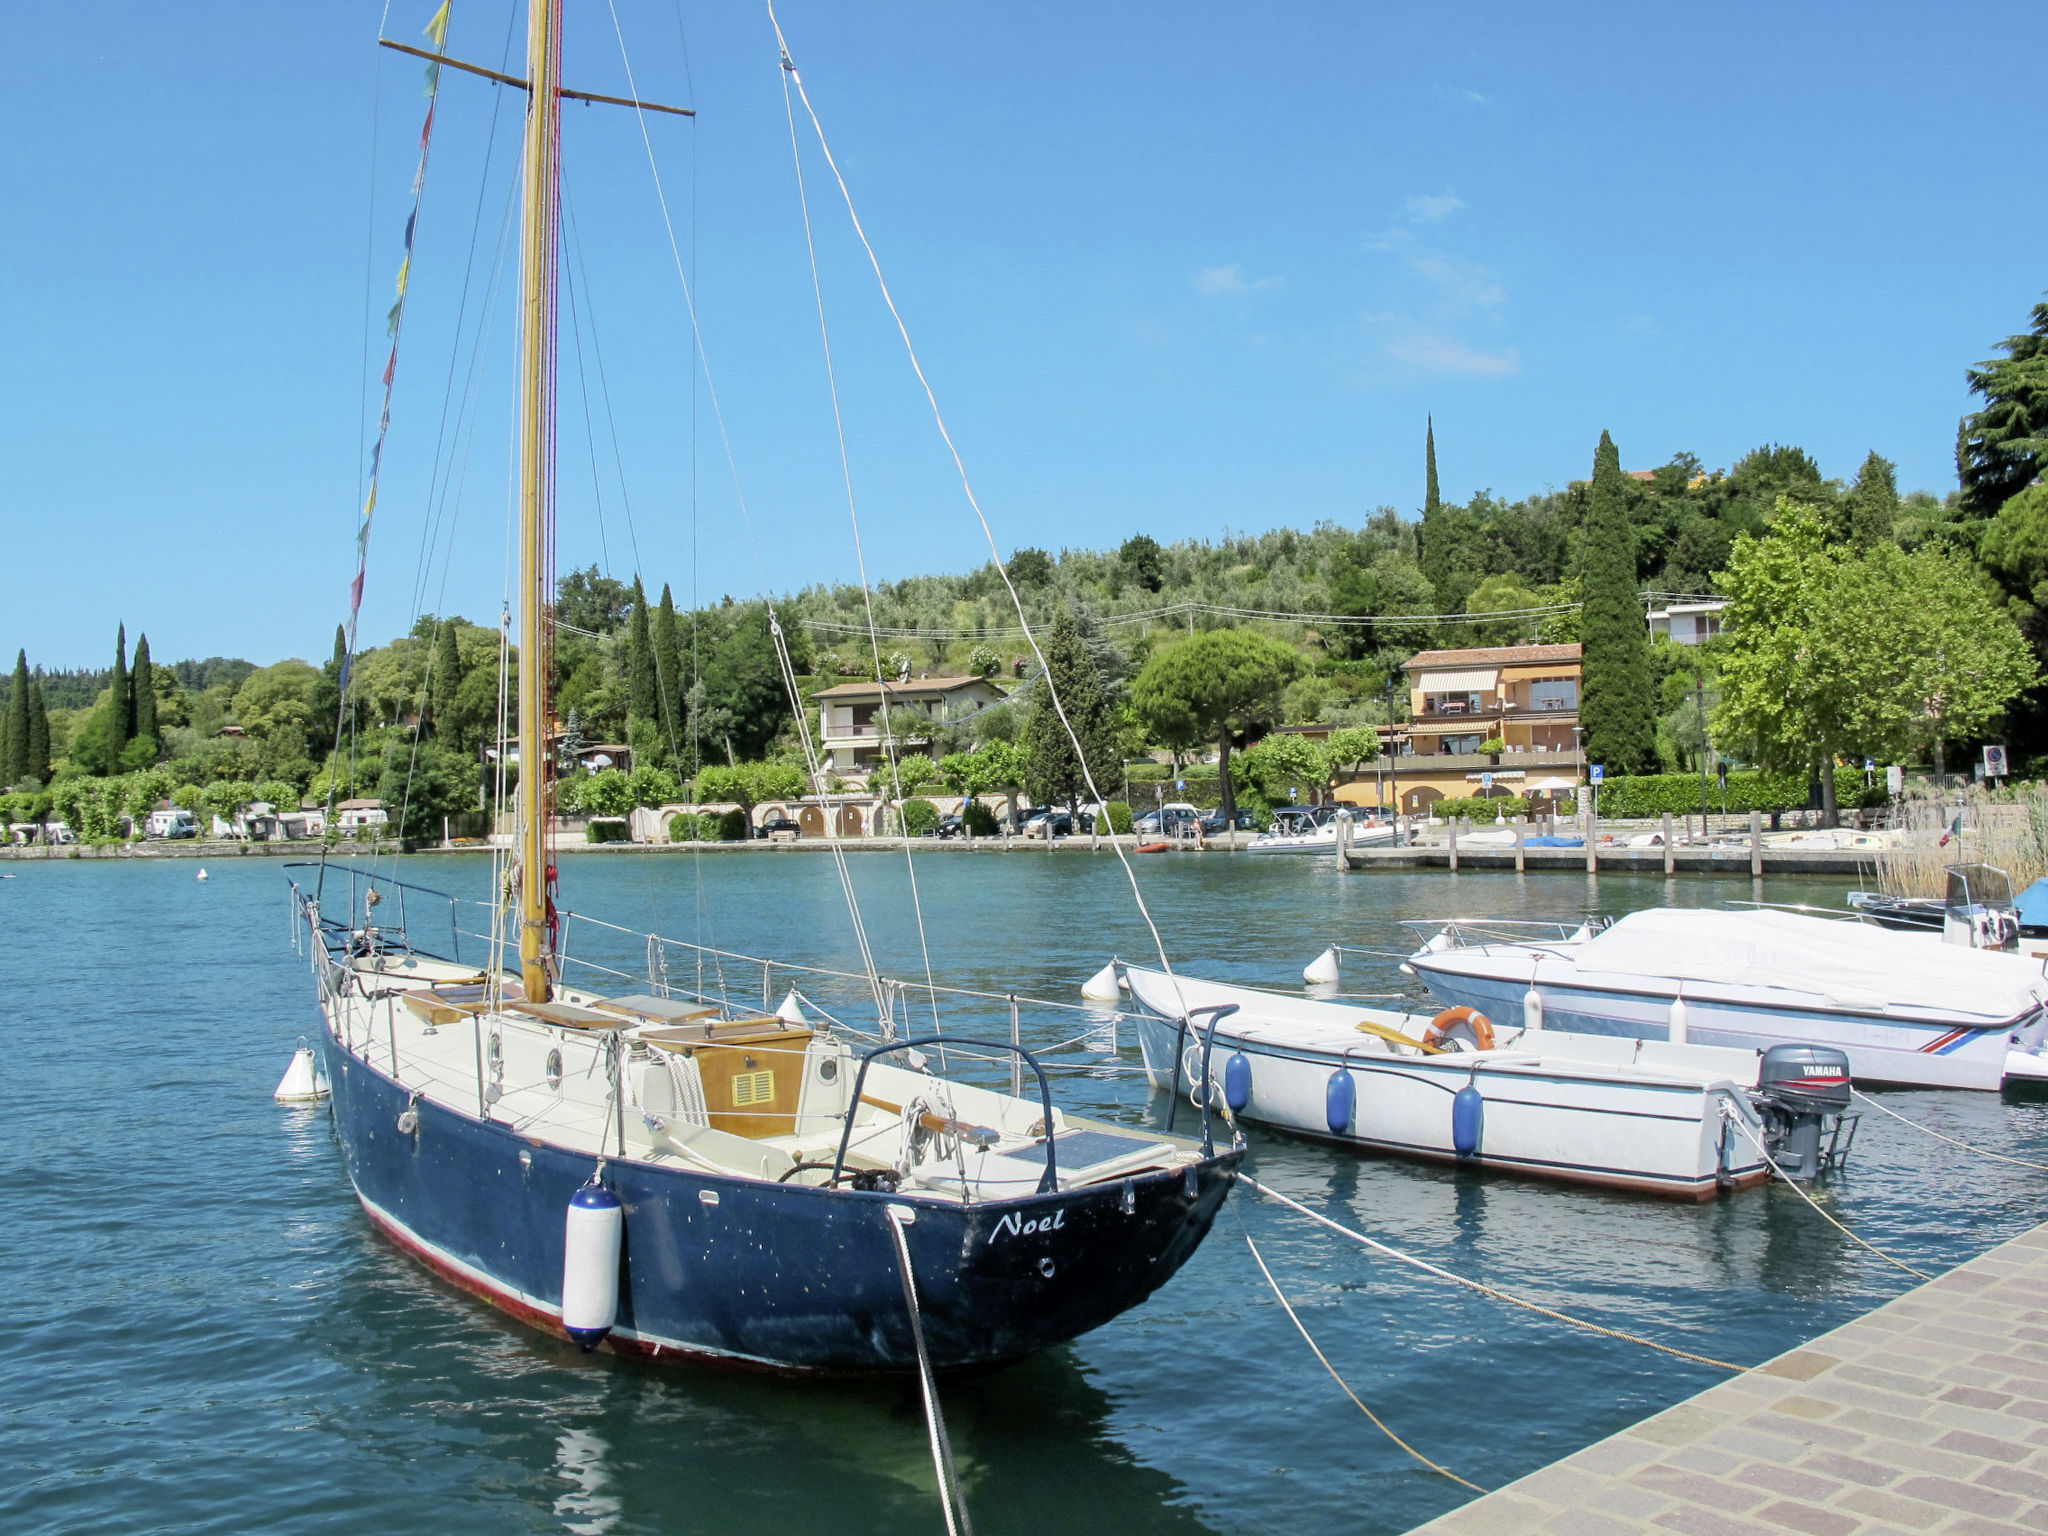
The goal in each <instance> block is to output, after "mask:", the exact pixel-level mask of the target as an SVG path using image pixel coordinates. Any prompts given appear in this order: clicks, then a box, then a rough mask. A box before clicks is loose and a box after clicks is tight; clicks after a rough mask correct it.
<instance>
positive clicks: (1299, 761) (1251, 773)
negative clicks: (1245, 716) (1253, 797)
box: [1237, 731, 1330, 805]
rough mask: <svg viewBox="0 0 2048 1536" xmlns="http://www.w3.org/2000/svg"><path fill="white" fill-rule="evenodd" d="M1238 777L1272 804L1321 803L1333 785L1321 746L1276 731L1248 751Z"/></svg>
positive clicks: (1245, 752)
mask: <svg viewBox="0 0 2048 1536" xmlns="http://www.w3.org/2000/svg"><path fill="white" fill-rule="evenodd" d="M1237 776H1238V778H1239V779H1240V780H1242V781H1243V782H1244V783H1247V784H1249V785H1251V787H1252V788H1253V789H1256V790H1257V791H1258V792H1259V793H1260V794H1261V795H1263V796H1264V797H1265V799H1266V802H1267V803H1268V804H1269V805H1285V804H1287V803H1289V802H1291V801H1294V800H1297V799H1300V798H1303V797H1306V798H1307V799H1309V800H1311V801H1313V802H1317V803H1320V802H1321V800H1322V798H1323V791H1324V790H1325V789H1327V788H1328V787H1329V783H1330V759H1329V755H1328V753H1327V752H1326V751H1325V750H1324V748H1323V746H1322V745H1321V744H1320V743H1318V742H1313V741H1310V740H1309V739H1308V738H1307V737H1306V736H1297V735H1294V734H1292V733H1290V732H1277V731H1276V732H1275V733H1273V734H1272V735H1270V736H1267V737H1264V738H1262V739H1261V740H1259V741H1258V742H1256V743H1254V744H1253V745H1252V746H1249V747H1247V748H1245V750H1244V752H1243V753H1242V754H1241V755H1240V756H1239V757H1238V760H1237Z"/></svg>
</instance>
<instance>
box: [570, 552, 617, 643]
mask: <svg viewBox="0 0 2048 1536" xmlns="http://www.w3.org/2000/svg"><path fill="white" fill-rule="evenodd" d="M632 605H633V592H632V589H631V588H630V587H628V586H626V585H625V584H624V583H623V582H618V581H614V580H613V579H612V578H611V577H609V576H601V575H599V574H598V569H597V567H596V566H595V565H592V566H590V567H588V568H586V569H584V570H580V571H571V572H570V573H569V574H568V575H566V576H564V577H562V578H560V579H559V580H558V581H556V583H555V619H556V622H557V623H561V624H569V625H573V626H575V627H576V628H577V629H582V630H588V631H589V632H590V633H592V634H594V635H609V634H615V633H616V632H617V631H618V630H619V628H620V627H621V626H623V625H624V624H625V622H626V615H627V614H628V613H629V612H630V611H631V609H632Z"/></svg>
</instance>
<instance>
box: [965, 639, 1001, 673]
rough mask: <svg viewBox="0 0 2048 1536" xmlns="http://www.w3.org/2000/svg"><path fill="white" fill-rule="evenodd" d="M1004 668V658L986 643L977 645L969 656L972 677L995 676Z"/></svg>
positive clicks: (968, 663) (969, 669)
mask: <svg viewBox="0 0 2048 1536" xmlns="http://www.w3.org/2000/svg"><path fill="white" fill-rule="evenodd" d="M1002 670H1003V658H1002V657H1000V656H998V655H997V654H996V653H995V652H994V651H992V650H990V649H989V648H988V647H987V646H985V645H977V646H976V647H975V648H974V649H973V651H971V652H970V653H969V654H968V657H967V671H968V674H969V675H970V676H972V677H994V676H995V675H996V674H997V673H998V672H1000V671H1002Z"/></svg>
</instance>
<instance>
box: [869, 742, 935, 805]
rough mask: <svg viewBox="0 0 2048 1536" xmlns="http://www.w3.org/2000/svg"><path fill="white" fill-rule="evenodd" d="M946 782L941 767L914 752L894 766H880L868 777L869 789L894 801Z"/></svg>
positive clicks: (884, 764)
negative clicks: (932, 785) (929, 786)
mask: <svg viewBox="0 0 2048 1536" xmlns="http://www.w3.org/2000/svg"><path fill="white" fill-rule="evenodd" d="M943 782H945V776H944V775H943V774H942V773H941V772H940V771H939V765H938V764H937V763H935V762H933V761H932V760H931V759H930V758H929V757H927V756H925V754H924V753H922V752H912V753H909V754H907V755H906V756H903V757H900V758H898V759H897V760H896V762H895V764H894V766H891V765H890V764H888V763H882V764H880V765H878V766H877V767H876V769H875V771H874V772H873V773H871V774H870V775H868V787H869V788H870V789H873V790H875V791H876V792H877V793H880V794H883V795H886V796H888V797H889V798H890V799H892V800H900V799H902V798H903V797H904V796H905V795H914V794H916V793H917V792H918V791H919V790H920V789H923V788H925V787H926V786H927V785H931V784H940V783H943Z"/></svg>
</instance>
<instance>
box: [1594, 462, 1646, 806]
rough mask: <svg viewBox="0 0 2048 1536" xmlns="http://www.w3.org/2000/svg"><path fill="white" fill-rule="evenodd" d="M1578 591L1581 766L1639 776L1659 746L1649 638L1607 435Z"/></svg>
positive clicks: (1617, 472) (1630, 534)
mask: <svg viewBox="0 0 2048 1536" xmlns="http://www.w3.org/2000/svg"><path fill="white" fill-rule="evenodd" d="M1580 583H1581V595H1582V597H1583V600H1584V603H1585V607H1584V609H1583V610H1582V612H1581V614H1580V635H1581V639H1582V641H1583V644H1584V646H1585V651H1584V660H1583V681H1582V693H1583V698H1582V700H1581V703H1580V718H1581V719H1582V721H1583V722H1584V724H1585V731H1586V761H1587V762H1588V763H1589V764H1590V763H1600V764H1603V765H1604V766H1605V767H1606V769H1607V771H1608V772H1609V773H1610V774H1623V773H1641V772H1643V771H1644V770H1645V769H1647V768H1649V767H1650V766H1651V765H1652V763H1653V762H1654V760H1655V757H1656V743H1657V725H1656V714H1655V710H1654V707H1653V703H1652V699H1651V685H1650V630H1649V623H1648V621H1647V620H1646V619H1645V617H1644V615H1643V603H1642V597H1641V594H1640V593H1639V592H1638V591H1637V590H1636V552H1635V531H1634V529H1633V528H1631V527H1630V525H1629V520H1628V494H1627V491H1626V489H1625V487H1624V485H1623V482H1622V476H1621V453H1620V451H1619V450H1618V449H1617V448H1616V447H1615V446H1614V439H1613V438H1611V437H1609V436H1608V435H1607V434H1606V433H1605V432H1602V433H1601V434H1600V447H1599V449H1598V450H1597V451H1596V452H1595V453H1594V455H1593V487H1592V493H1591V496H1590V497H1589V499H1588V505H1587V509H1586V529H1585V540H1584V546H1583V548H1582V550H1581V552H1580Z"/></svg>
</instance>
